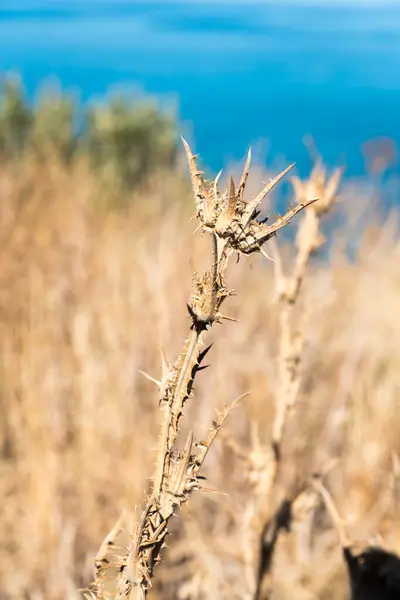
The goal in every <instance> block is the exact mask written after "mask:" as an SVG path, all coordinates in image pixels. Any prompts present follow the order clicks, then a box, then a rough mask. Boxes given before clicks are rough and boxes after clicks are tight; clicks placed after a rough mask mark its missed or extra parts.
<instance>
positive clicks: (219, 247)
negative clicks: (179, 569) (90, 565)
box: [84, 140, 314, 600]
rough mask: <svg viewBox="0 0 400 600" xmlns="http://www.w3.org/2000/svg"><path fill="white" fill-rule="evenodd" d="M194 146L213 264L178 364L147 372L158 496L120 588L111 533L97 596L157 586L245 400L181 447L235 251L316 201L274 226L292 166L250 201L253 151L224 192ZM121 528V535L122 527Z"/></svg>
mask: <svg viewBox="0 0 400 600" xmlns="http://www.w3.org/2000/svg"><path fill="white" fill-rule="evenodd" d="M183 143H184V147H185V150H186V154H187V158H188V162H189V169H190V176H191V182H192V186H193V191H194V196H195V202H196V215H195V216H196V218H197V221H198V229H200V230H201V232H202V233H204V234H207V235H209V236H210V238H211V258H210V266H209V268H208V269H206V270H205V271H204V272H203V273H201V274H200V273H198V272H197V271H196V270H195V269H194V267H193V282H192V295H191V298H190V301H189V303H188V305H187V308H188V312H189V316H190V331H189V334H188V336H187V338H186V340H185V342H184V346H183V349H182V351H181V352H180V354H179V356H178V358H177V359H176V361H175V363H174V364H173V365H172V366H171V365H170V364H169V363H168V361H167V359H166V357H165V354H164V352H163V351H162V353H161V355H162V356H161V362H162V373H161V378H160V380H156V379H155V378H153V377H151V376H149V375H146V377H148V378H149V379H150V380H151V381H153V382H154V383H156V385H157V387H158V389H159V406H160V410H161V413H162V421H161V427H160V435H159V441H158V446H157V460H156V467H155V473H154V476H153V481H152V490H151V493H150V494H149V495H148V497H147V498H146V500H145V508H144V510H143V512H142V515H141V518H140V520H139V521H138V522H137V523H136V525H135V527H134V532H133V535H132V539H131V542H130V543H129V545H128V547H127V548H126V551H125V552H123V553H122V555H120V556H119V558H118V560H117V561H116V562H117V566H118V575H117V577H116V580H115V586H114V589H113V591H112V592H110V591H107V592H105V591H104V590H105V586H104V581H105V579H106V578H107V572H108V570H109V567H110V565H111V564H112V565H113V566H115V561H111V562H110V560H109V558H108V556H107V555H108V553H109V551H110V549H112V548H113V547H114V546H116V541H115V538H114V535H113V533H112V534H111V535H109V536H107V538H106V540H105V542H104V543H103V544H102V546H101V549H100V551H99V553H98V555H97V557H96V560H95V579H94V582H93V584H92V585H91V586H90V587H89V588H88V589H87V590H85V591H84V592H85V594H86V595H88V596H90V597H91V598H97V599H100V598H115V599H117V598H122V597H128V598H129V599H130V600H134V599H137V600H142V599H144V598H146V596H147V591H148V589H149V588H150V587H151V583H152V579H153V575H154V567H155V565H156V564H157V563H158V562H160V560H161V558H160V553H161V549H162V548H163V546H164V545H165V540H166V536H167V534H168V523H169V519H170V518H171V517H172V515H173V514H174V513H175V512H176V511H177V510H178V509H179V507H180V506H181V505H182V504H183V503H184V502H186V501H187V499H188V497H189V495H190V494H191V492H192V491H193V490H202V489H204V485H203V481H204V480H203V478H202V477H201V475H200V469H201V467H202V465H203V463H204V460H205V458H206V456H207V454H208V451H209V449H210V447H211V445H212V444H213V442H214V440H215V438H216V436H217V434H218V432H219V431H220V429H221V427H222V425H223V424H224V422H225V420H226V418H227V417H228V415H229V413H230V412H231V410H232V409H233V408H234V407H235V406H236V405H237V404H238V402H239V401H240V400H241V398H242V397H243V396H242V397H240V398H238V399H236V400H234V401H233V402H232V403H231V404H229V405H227V406H226V407H225V408H224V409H223V410H222V412H219V413H218V414H217V418H216V420H215V421H214V422H213V423H212V426H211V428H210V430H209V434H208V436H207V438H206V439H205V440H203V441H197V440H195V437H194V433H193V432H192V431H190V433H189V435H188V437H187V439H186V442H185V444H184V448H183V450H179V448H178V442H179V427H180V420H181V417H182V414H183V410H184V407H185V404H186V402H187V401H188V400H189V399H190V398H191V397H192V394H193V384H194V381H195V378H196V376H197V374H198V372H199V371H200V370H201V369H202V362H203V359H204V358H205V356H206V354H207V353H208V351H209V349H210V346H208V347H206V346H205V345H204V340H203V338H204V334H205V333H206V331H207V330H208V329H209V328H210V327H211V326H212V325H213V324H214V323H215V322H220V321H221V320H222V319H229V317H226V316H225V315H223V313H222V312H221V305H222V303H223V302H224V300H225V299H226V298H227V297H228V296H230V295H231V294H232V293H233V290H231V289H229V288H228V287H227V285H226V283H225V271H226V267H227V264H228V260H229V258H230V256H232V255H237V256H238V257H239V256H240V255H242V254H244V255H249V254H252V253H255V252H260V253H263V245H264V243H265V242H267V241H268V240H270V239H271V238H272V237H273V236H274V235H275V234H276V232H277V231H278V230H279V229H281V228H282V227H284V226H285V225H287V224H288V223H289V221H290V219H291V218H292V217H293V216H294V215H296V214H297V213H298V212H299V211H301V210H302V209H303V208H305V207H306V206H308V205H310V204H312V203H313V202H314V199H307V200H304V202H303V201H302V202H298V203H297V204H296V205H294V206H292V207H291V208H290V210H289V211H288V212H287V213H286V214H285V215H284V216H282V217H279V218H277V220H276V221H275V222H274V223H272V224H271V225H267V220H266V219H264V220H258V216H259V206H260V203H261V202H262V200H263V199H264V198H265V196H266V195H267V194H268V192H270V191H271V190H272V188H273V187H274V186H275V185H276V184H277V183H278V182H279V181H280V179H281V178H282V177H283V176H284V175H285V174H286V173H287V172H288V171H289V169H290V168H291V167H289V168H288V169H285V170H284V171H283V172H282V173H281V174H280V175H278V176H277V177H276V178H275V179H273V180H271V181H270V182H269V183H268V184H267V185H266V186H265V187H264V189H263V190H262V191H261V192H260V193H259V194H258V195H257V196H256V197H255V198H254V199H253V200H250V201H249V202H246V201H245V200H244V190H245V186H246V181H247V177H248V173H249V167H250V152H249V154H248V157H247V161H246V164H245V167H244V171H243V174H242V177H241V179H240V182H239V186H238V187H237V188H236V187H235V184H234V181H233V179H231V180H230V185H229V187H228V189H227V190H226V191H225V192H224V193H221V192H220V190H219V186H218V180H219V175H220V174H219V175H218V176H217V178H216V179H215V180H214V181H213V182H208V181H205V180H204V179H203V177H202V173H201V172H200V171H199V169H198V166H197V162H196V159H197V156H194V155H193V154H192V152H191V150H190V148H189V145H188V144H187V143H186V142H185V141H184V140H183ZM292 166H293V165H292ZM119 529H120V528H119V526H117V527H116V528H115V530H114V533H116V532H119Z"/></svg>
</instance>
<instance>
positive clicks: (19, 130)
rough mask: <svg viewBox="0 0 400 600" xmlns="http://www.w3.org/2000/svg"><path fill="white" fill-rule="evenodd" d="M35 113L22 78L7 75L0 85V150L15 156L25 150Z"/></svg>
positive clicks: (7, 154)
mask: <svg viewBox="0 0 400 600" xmlns="http://www.w3.org/2000/svg"><path fill="white" fill-rule="evenodd" d="M32 122H33V114H32V111H31V109H30V108H29V105H28V103H27V101H26V98H25V90H24V87H23V85H22V82H21V79H20V78H19V77H18V76H17V75H15V74H11V75H7V76H6V77H5V78H4V79H3V81H2V83H1V87H0V151H1V153H2V154H5V155H6V156H9V157H15V156H17V155H19V154H21V152H22V151H23V150H24V148H25V146H26V142H27V140H28V138H29V134H30V130H31V127H32Z"/></svg>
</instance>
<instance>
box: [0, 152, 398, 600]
mask: <svg viewBox="0 0 400 600" xmlns="http://www.w3.org/2000/svg"><path fill="white" fill-rule="evenodd" d="M317 175H318V173H314V177H317ZM296 185H297V198H298V199H299V197H300V195H301V192H300V188H299V184H298V183H297V184H295V188H296ZM324 189H325V191H326V186H325V187H324ZM100 193H104V191H103V190H101V189H100V186H99V184H98V182H97V178H96V177H95V176H94V175H93V173H92V171H91V169H90V168H89V167H88V166H87V164H86V162H85V160H84V159H83V158H82V159H80V160H76V161H74V163H73V164H72V165H70V166H66V165H65V164H62V163H61V162H59V161H58V160H57V159H55V158H51V159H49V160H47V161H45V162H44V161H41V160H38V159H35V160H33V159H32V160H31V159H30V158H29V157H27V158H25V159H24V161H23V162H20V163H18V164H13V163H9V162H8V163H3V164H2V165H1V166H0V213H1V214H0V247H1V254H0V261H1V287H0V309H1V313H0V327H1V330H0V336H1V337H0V339H1V365H0V368H1V388H0V393H1V395H0V408H1V419H0V436H1V437H0V444H1V457H0V493H1V497H2V498H3V502H2V503H1V506H0V523H1V538H0V558H1V560H0V596H1V597H2V598H7V599H8V598H10V599H12V600H14V599H22V598H31V597H32V598H33V597H35V598H44V599H45V600H56V599H58V598H60V599H61V598H63V599H65V598H77V597H79V594H78V592H77V591H76V590H77V588H79V587H86V586H87V585H88V584H89V582H90V581H91V579H92V573H93V560H94V557H95V555H96V553H97V552H98V548H99V545H100V541H101V540H102V539H104V537H105V536H106V534H107V533H108V532H109V531H110V530H111V528H112V527H113V525H114V523H115V521H116V520H117V519H118V518H119V516H120V515H121V514H123V517H122V520H121V521H120V524H121V526H122V525H123V526H124V528H126V529H125V534H123V535H122V537H121V536H120V537H121V539H120V540H119V541H118V544H120V545H121V547H120V548H119V547H118V548H115V550H116V552H115V556H114V562H115V565H113V568H114V571H117V570H118V568H119V565H120V562H119V561H120V560H121V559H120V557H121V556H123V555H124V548H123V546H126V547H127V548H129V547H130V544H131V543H132V537H131V535H130V534H131V533H134V523H135V522H137V519H138V517H139V516H140V514H141V512H142V509H143V500H144V498H145V496H146V493H147V492H148V491H149V490H150V489H151V486H150V483H149V480H148V478H149V476H150V475H152V474H153V470H154V464H155V463H156V458H157V457H156V452H155V451H153V450H152V449H154V448H156V447H157V445H158V435H159V422H160V410H159V407H158V399H157V398H156V396H155V394H154V389H153V387H152V385H151V383H150V382H148V381H147V380H146V379H145V378H144V377H143V376H142V375H141V374H140V373H139V371H144V372H147V373H151V375H154V374H155V373H156V370H157V368H158V365H159V345H160V343H161V344H162V346H163V348H164V349H165V352H166V354H167V355H168V356H170V357H173V356H178V355H179V353H180V351H181V346H182V340H183V339H185V338H186V336H187V329H188V327H190V325H191V323H192V325H193V322H194V321H193V319H194V317H193V315H192V317H191V320H190V318H189V316H188V313H187V312H186V313H185V305H186V303H187V302H188V299H189V298H190V293H191V291H190V283H191V269H190V265H189V257H191V258H192V260H193V264H195V265H196V269H197V270H198V271H199V272H200V273H201V272H202V270H203V268H205V269H207V268H209V266H210V265H209V262H210V261H209V257H210V251H209V236H208V235H205V236H200V235H195V236H193V235H192V233H193V230H194V228H195V224H194V223H193V222H190V220H189V219H190V217H191V216H192V213H193V210H192V206H191V204H190V201H191V191H190V188H189V186H188V185H187V183H186V182H185V181H181V180H180V179H179V178H178V177H177V176H176V175H175V176H173V177H171V179H170V180H166V179H165V177H164V176H163V178H162V179H157V177H154V180H153V181H152V182H151V184H150V186H149V187H148V188H146V191H143V190H138V189H137V190H136V191H135V192H134V193H132V198H131V202H126V191H125V192H122V191H118V192H116V194H124V202H121V203H119V202H110V203H107V205H110V204H111V205H114V206H115V205H120V206H123V207H124V209H123V212H122V211H120V212H118V211H115V210H110V209H108V208H104V207H103V208H101V207H99V206H98V204H96V198H97V197H98V196H99V194H100ZM107 193H108V194H111V193H112V192H110V191H108V192H107ZM313 193H314V192H313ZM318 195H319V196H320V197H321V194H320V193H318ZM307 199H310V198H307ZM117 200H118V199H117ZM351 200H352V199H351V198H350V201H351ZM346 202H347V203H348V202H349V199H348V198H347V199H346ZM317 206H318V203H316V204H315V205H314V204H313V205H312V206H310V207H308V208H307V209H306V210H305V211H303V212H302V213H301V214H300V215H298V216H297V217H296V219H295V220H294V221H293V225H291V226H290V227H295V226H296V224H297V225H299V226H300V230H299V231H302V227H303V231H307V232H308V233H307V235H306V236H305V237H304V236H303V242H302V241H301V235H300V236H299V238H298V240H299V242H298V250H297V253H296V252H295V251H294V246H293V245H290V244H289V245H288V246H284V247H283V244H282V241H279V240H278V242H279V245H280V252H279V257H278V254H277V250H276V249H275V250H274V248H271V245H270V244H267V246H266V248H265V249H266V252H267V254H272V257H273V258H274V259H275V264H272V263H270V262H268V261H266V260H265V258H263V257H262V256H260V255H257V256H254V257H252V261H251V268H249V265H248V261H247V260H246V258H244V259H242V260H241V261H240V262H239V264H237V265H235V264H232V265H229V266H228V268H227V280H228V281H229V288H235V289H236V290H237V296H232V297H229V298H227V299H226V300H225V302H224V312H227V314H229V316H230V317H233V318H236V319H238V320H239V322H238V323H233V324H229V325H223V326H222V327H220V326H219V325H216V326H215V327H213V328H212V331H211V332H210V333H209V334H207V335H209V338H208V340H210V341H213V339H214V337H215V332H214V330H215V329H217V328H218V335H217V337H216V343H215V344H214V346H213V347H212V349H211V350H210V352H209V354H208V356H207V360H208V361H209V362H210V364H211V367H210V369H209V370H208V371H207V372H206V373H204V374H200V376H199V377H198V378H197V380H196V389H195V397H194V398H193V399H192V400H191V401H190V402H188V403H187V406H186V409H185V422H186V424H185V423H184V422H183V423H182V425H183V427H182V436H183V438H182V439H183V440H184V441H185V440H189V441H190V440H191V437H190V436H189V431H188V430H187V425H188V424H189V425H190V428H193V429H194V430H195V435H196V439H197V440H199V439H200V440H204V439H207V435H208V428H209V426H210V423H211V422H212V419H213V418H214V410H215V408H222V407H223V405H224V403H225V402H229V401H231V400H233V399H234V398H236V397H238V396H241V395H242V394H244V393H245V392H247V391H249V390H251V394H250V395H249V397H247V398H246V399H245V400H244V401H243V402H242V403H241V404H240V405H239V406H238V407H237V408H236V409H235V411H233V413H232V414H231V416H230V418H229V421H228V422H227V423H226V424H225V425H224V427H225V434H223V435H222V436H220V438H219V439H218V440H216V442H215V444H214V445H213V447H212V450H211V452H210V453H209V455H208V456H207V461H206V462H205V465H204V473H202V474H203V475H205V476H206V477H207V482H206V483H205V484H204V487H208V488H213V489H214V490H216V491H217V492H220V493H217V494H215V493H197V494H195V495H193V497H191V500H190V502H189V503H186V505H185V506H184V507H182V510H181V512H180V514H181V516H182V518H181V519H176V520H173V522H172V524H171V537H170V539H171V542H170V544H169V545H170V548H169V549H165V550H163V554H162V558H163V562H162V563H161V565H160V566H159V567H157V571H156V578H155V580H154V582H153V588H152V590H151V591H150V593H149V596H150V597H152V598H160V599H162V598H165V599H166V598H181V599H186V598H188V599H189V598H207V597H213V598H221V599H223V598H230V599H231V598H247V597H249V598H250V597H251V598H253V597H256V593H259V592H257V590H256V589H255V587H254V585H255V583H254V582H256V581H257V577H258V576H259V573H260V557H258V558H256V557H255V555H254V553H252V551H251V548H252V547H253V544H254V543H256V544H257V536H258V542H259V543H260V544H262V548H261V550H265V546H266V542H267V543H269V542H270V540H271V539H272V538H273V542H274V543H273V557H272V560H271V561H270V563H269V564H268V569H266V573H263V579H264V578H265V575H266V574H267V575H268V577H266V578H265V580H264V582H263V592H262V593H263V594H269V593H273V597H275V598H278V599H282V600H283V599H286V598H288V599H289V598H296V599H301V598H320V599H324V598H327V599H328V598H334V599H336V598H337V599H338V600H339V598H344V597H346V593H347V592H346V589H347V585H348V584H347V579H346V571H345V564H344V561H343V558H342V553H341V548H340V545H338V544H337V541H336V534H335V530H334V528H332V524H331V520H330V519H329V516H328V515H327V513H326V510H325V504H324V502H323V498H321V494H320V493H319V491H318V490H317V489H316V487H315V485H313V481H314V479H313V475H314V473H315V471H318V472H320V473H322V475H323V481H324V485H325V486H326V487H328V488H329V490H330V492H331V494H332V495H333V497H334V498H335V502H336V504H337V506H338V507H339V510H340V514H341V515H342V517H343V519H344V520H345V523H346V529H347V532H348V535H349V537H350V538H351V539H352V540H355V541H362V542H364V543H369V542H370V541H371V539H370V538H371V536H375V537H374V542H375V543H377V544H379V545H380V546H383V547H385V548H387V549H388V550H392V551H395V552H399V551H400V523H399V513H398V510H399V507H398V498H397V496H398V493H397V488H398V481H399V469H398V458H397V455H398V452H399V451H400V442H399V439H400V437H399V432H400V417H399V414H398V411H397V410H396V401H397V398H398V395H399V387H400V384H399V375H398V374H399V372H400V369H399V366H400V352H399V342H398V340H399V334H400V321H399V320H398V318H397V310H398V306H399V304H400V287H399V282H400V280H399V269H398V265H399V258H400V246H399V243H398V240H397V238H396V223H395V216H394V215H392V216H391V217H390V219H389V220H388V222H387V223H381V224H380V223H378V221H377V219H376V220H375V221H374V222H372V221H371V223H370V224H368V223H367V225H365V226H364V230H363V231H361V230H358V231H357V235H358V236H359V242H358V250H357V256H356V258H355V260H354V261H350V260H349V259H348V258H347V255H346V245H347V244H348V243H349V242H351V241H352V239H351V238H350V236H354V235H355V232H354V228H352V227H351V226H350V225H349V226H348V227H345V226H342V227H341V229H340V230H338V231H336V232H335V234H334V242H333V244H332V247H331V249H330V252H329V255H330V256H329V259H326V260H324V261H320V262H317V261H311V262H310V260H309V259H310V258H311V257H310V255H311V253H315V251H316V250H317V242H318V244H319V242H322V238H321V237H320V236H319V235H318V234H317V231H319V230H318V228H317V229H316V228H315V225H316V223H315V218H316V217H318V224H319V218H320V216H321V217H322V228H323V227H324V223H323V219H324V218H325V217H323V216H322V215H320V214H319V212H321V211H318V210H317V209H316V208H314V207H317ZM320 206H321V205H320ZM335 207H336V210H343V203H342V202H341V197H340V196H339V198H337V201H336V203H335V206H334V207H333V210H335ZM267 208H269V206H268V207H267ZM350 209H351V211H352V212H353V211H356V210H357V211H359V210H360V208H359V206H358V205H357V203H356V202H355V199H354V204H352V205H351V207H349V206H348V204H347V210H350ZM344 212H346V211H344ZM307 215H313V216H307ZM307 219H308V220H307ZM310 219H314V222H313V223H311V221H310ZM342 220H343V219H342ZM203 221H204V219H203ZM301 223H303V225H301ZM268 224H269V222H268ZM319 225H320V224H319ZM325 226H326V224H325ZM349 238H350V239H349ZM305 240H306V241H305ZM307 240H308V242H313V243H312V244H311V245H307V244H308V242H307ZM307 248H308V250H307ZM232 262H234V261H232ZM280 266H282V269H281V270H280ZM293 266H294V271H293ZM274 269H275V271H274ZM287 273H293V275H292V277H290V278H289V279H287V276H284V275H283V274H287ZM284 281H286V283H288V282H289V283H288V285H289V287H290V285H291V283H293V282H295V284H293V285H294V287H295V288H296V293H295V295H294V296H292V295H291V294H290V293H289V291H288V290H289V287H286V288H285V286H283V282H284ZM276 282H278V284H280V287H279V289H278V291H279V290H280V291H279V294H278V299H277V297H276V296H277V295H276V293H275V292H276V285H275V284H276ZM290 282H291V283H290ZM296 282H297V283H296ZM298 283H301V287H300V286H298ZM282 286H283V287H282ZM285 290H286V291H285ZM292 291H293V289H292ZM193 306H194V305H193V303H192V304H191V308H192V312H193V311H194V312H195V314H197V315H198V314H199V311H198V310H197V308H198V307H197V308H196V307H194V308H193ZM214 316H215V315H214ZM286 317H288V318H289V319H290V323H289V321H287V320H286ZM214 320H215V319H214ZM286 326H287V328H286V329H285V327H286ZM208 340H207V343H208ZM299 341H301V342H302V343H301V344H299V343H298V342H299ZM286 344H288V346H287V345H286ZM285 348H286V350H285ZM288 348H291V349H292V352H291V353H288V352H287V349H288ZM293 349H294V350H295V351H294V354H293ZM293 365H294V366H293ZM293 368H295V379H294V380H293V378H292V377H293ZM297 369H298V370H297ZM284 398H286V400H284ZM276 407H278V412H277V411H276ZM282 412H283V413H284V418H283V419H281V418H280V417H279V418H278V417H277V416H276V415H277V414H280V415H281V414H282ZM274 423H275V427H274ZM282 423H283V425H284V426H283V427H282ZM188 436H189V437H188ZM183 447H184V442H182V443H181V449H183ZM189 454H190V452H189ZM240 457H242V458H240ZM271 467H272V471H271ZM268 468H269V470H268ZM264 484H265V486H264ZM260 485H261V487H260ZM263 486H264V487H263ZM255 489H258V490H260V492H261V494H264V495H265V498H266V501H265V502H264V501H263V502H261V504H259V502H258V500H259V498H260V495H258V496H256V495H255V493H254V491H255ZM271 490H273V491H274V493H273V494H272V495H271ZM255 500H256V501H255ZM135 505H137V506H138V509H137V511H136V513H135V511H133V508H134V506H135ZM282 507H286V508H290V515H289V516H288V515H284V516H285V517H286V518H285V519H283V517H282V515H283V513H282V511H280V510H279V509H280V508H282ZM124 511H126V512H125V513H124ZM264 513H265V514H264ZM289 517H290V518H289ZM135 519H136V521H135ZM251 531H253V533H254V532H255V536H256V537H255V538H254V535H253V534H252V535H249V533H250V532H251ZM126 532H128V533H126ZM271 535H272V538H271ZM124 536H125V537H124ZM249 552H250V553H249ZM249 557H250V558H249ZM109 576H110V578H112V569H111V570H110V573H109ZM256 588H257V584H256ZM271 590H272V592H271ZM260 593H261V592H260Z"/></svg>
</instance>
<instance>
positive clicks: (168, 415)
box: [153, 329, 201, 497]
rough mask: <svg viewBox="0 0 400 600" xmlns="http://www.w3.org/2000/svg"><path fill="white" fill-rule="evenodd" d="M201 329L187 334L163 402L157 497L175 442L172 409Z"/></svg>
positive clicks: (198, 341) (174, 408)
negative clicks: (167, 399) (181, 357)
mask: <svg viewBox="0 0 400 600" xmlns="http://www.w3.org/2000/svg"><path fill="white" fill-rule="evenodd" d="M200 336H201V331H198V330H197V329H194V330H192V331H191V332H190V334H189V347H188V349H187V353H186V355H185V358H184V363H183V366H182V370H181V371H180V373H179V377H178V381H177V384H176V391H175V394H174V398H173V400H172V402H171V403H167V402H164V416H163V419H162V422H161V430H160V442H159V449H158V459H157V463H156V473H155V476H154V482H153V496H154V497H157V496H158V495H159V494H161V492H162V488H163V481H164V477H165V474H166V473H167V472H168V463H169V460H170V452H171V447H172V445H173V444H174V442H175V439H176V433H174V432H171V422H172V420H173V418H174V415H175V413H174V411H175V410H177V408H178V406H179V402H180V401H181V400H180V399H181V396H182V393H183V392H184V384H185V381H186V379H187V377H188V376H189V369H191V368H192V365H193V362H194V357H195V356H197V354H198V347H199V344H200Z"/></svg>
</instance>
